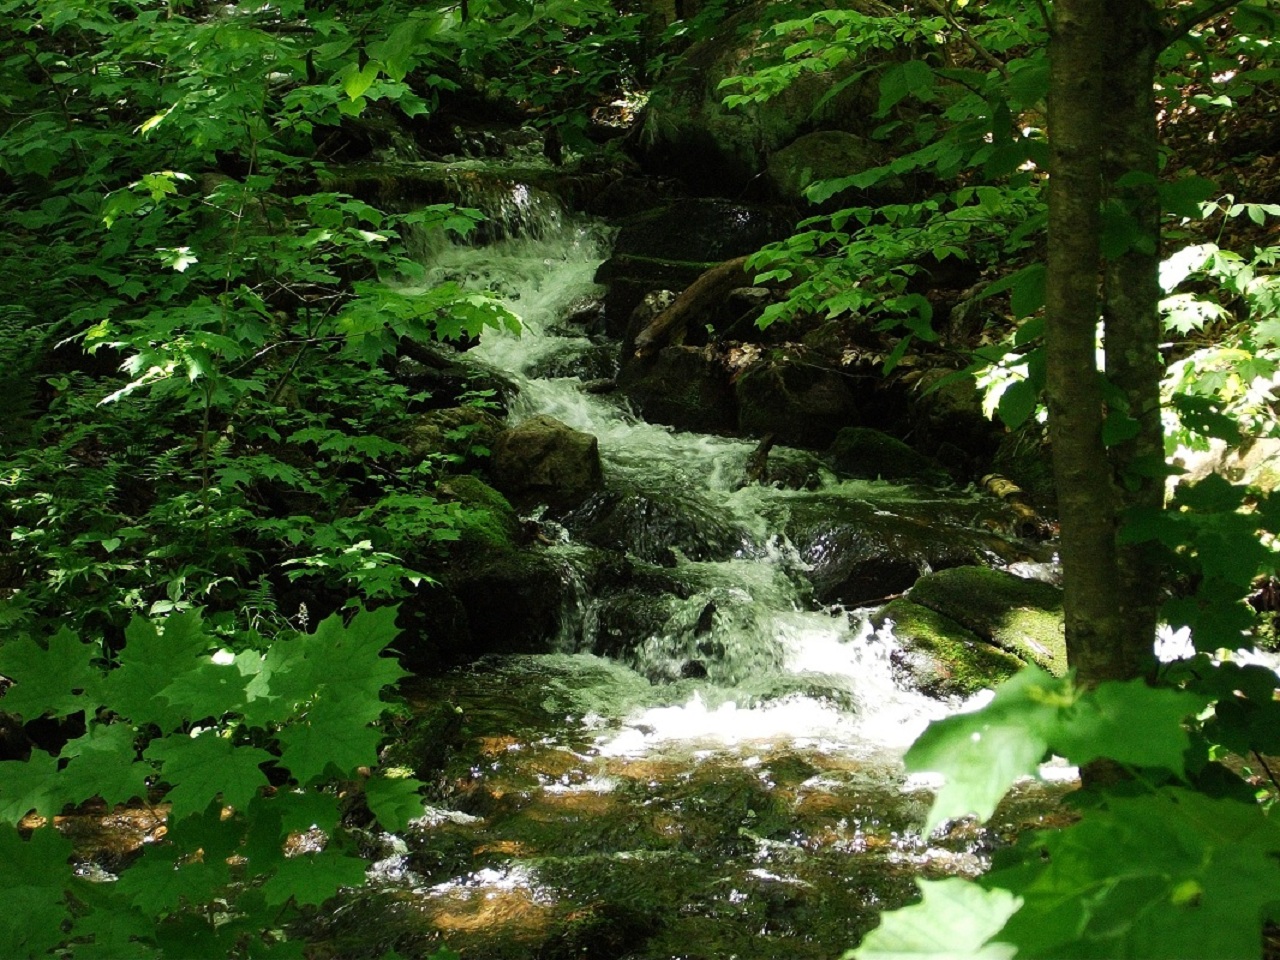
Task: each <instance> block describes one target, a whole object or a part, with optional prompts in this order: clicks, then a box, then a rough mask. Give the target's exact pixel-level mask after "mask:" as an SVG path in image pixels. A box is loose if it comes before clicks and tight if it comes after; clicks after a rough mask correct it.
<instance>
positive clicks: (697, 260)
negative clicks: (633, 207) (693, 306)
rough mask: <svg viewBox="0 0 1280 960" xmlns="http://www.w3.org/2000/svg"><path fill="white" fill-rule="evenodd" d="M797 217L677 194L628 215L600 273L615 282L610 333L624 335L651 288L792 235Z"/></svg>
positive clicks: (669, 285)
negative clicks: (661, 203)
mask: <svg viewBox="0 0 1280 960" xmlns="http://www.w3.org/2000/svg"><path fill="white" fill-rule="evenodd" d="M793 223H794V217H792V216H791V215H790V213H788V212H787V211H783V210H780V209H778V208H777V207H769V206H760V205H756V204H743V203H734V202H731V201H729V200H716V199H684V200H677V201H675V202H674V203H669V204H667V205H665V206H662V207H659V208H657V209H654V210H649V211H646V212H644V213H641V214H637V215H635V216H632V217H629V218H627V219H626V220H624V221H623V223H622V225H621V228H620V229H619V231H618V239H617V241H616V242H615V243H614V247H613V253H612V255H611V256H610V258H609V259H608V260H606V261H605V262H604V263H603V264H601V266H600V269H599V270H598V271H597V273H596V281H597V282H598V283H607V284H608V285H609V293H608V294H607V296H606V297H605V320H606V326H607V328H608V331H609V333H610V334H611V335H613V336H621V335H622V333H623V330H624V328H625V325H626V322H627V320H628V318H629V317H630V316H631V313H632V311H633V310H635V308H636V307H637V306H638V305H639V304H640V302H641V301H642V300H643V299H644V297H645V295H646V294H648V293H650V292H652V291H654V290H664V289H665V290H683V289H685V288H686V287H688V286H689V285H690V284H691V283H693V281H695V280H697V279H698V277H700V276H701V275H702V274H703V273H704V272H706V271H707V270H708V269H710V268H711V267H713V266H715V265H716V264H719V263H722V262H724V261H725V260H731V259H733V258H734V257H741V256H745V255H746V254H749V253H754V252H755V251H756V250H758V249H760V247H762V246H764V245H765V244H766V243H771V242H773V241H775V240H781V239H783V238H784V237H787V236H789V235H790V234H791V230H792V226H793ZM746 281H747V278H746V277H745V276H744V277H743V284H744V285H745V283H746Z"/></svg>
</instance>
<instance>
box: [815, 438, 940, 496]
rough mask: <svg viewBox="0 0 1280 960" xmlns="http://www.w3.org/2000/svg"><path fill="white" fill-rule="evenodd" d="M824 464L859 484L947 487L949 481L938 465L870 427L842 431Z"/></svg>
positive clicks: (828, 450) (828, 451)
mask: <svg viewBox="0 0 1280 960" xmlns="http://www.w3.org/2000/svg"><path fill="white" fill-rule="evenodd" d="M827 462H828V463H830V464H831V466H832V468H833V469H834V470H835V471H836V472H837V473H841V474H844V475H845V476H847V477H853V478H856V479H862V480H919V481H921V482H923V483H933V484H939V483H947V482H948V481H950V479H951V477H950V476H949V475H948V474H947V472H946V471H945V470H943V469H942V468H941V467H940V466H938V464H937V463H935V462H934V461H932V460H930V459H929V458H928V457H926V456H924V455H923V454H921V453H917V452H916V451H915V450H913V449H912V448H911V447H909V446H907V445H906V444H905V443H903V442H902V441H901V440H899V439H897V438H896V437H891V436H889V434H887V433H884V432H883V431H881V430H874V429H872V428H870V427H845V428H844V429H842V430H841V431H840V432H839V433H838V434H836V438H835V440H834V441H833V442H832V444H831V446H830V447H829V448H828V449H827Z"/></svg>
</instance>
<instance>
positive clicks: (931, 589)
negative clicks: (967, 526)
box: [910, 567, 1067, 676]
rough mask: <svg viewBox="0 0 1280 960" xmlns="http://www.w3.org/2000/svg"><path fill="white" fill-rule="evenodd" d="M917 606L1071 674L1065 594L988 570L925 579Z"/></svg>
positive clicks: (917, 590) (915, 593)
mask: <svg viewBox="0 0 1280 960" xmlns="http://www.w3.org/2000/svg"><path fill="white" fill-rule="evenodd" d="M910 599H911V601H912V603H914V604H917V605H919V606H922V607H927V608H928V609H930V610H932V611H934V612H935V613H938V614H941V615H942V616H944V617H946V618H948V619H950V620H952V621H954V622H955V623H956V624H958V625H959V626H960V627H962V628H964V629H966V630H969V631H971V632H972V633H974V634H976V635H977V636H978V637H980V638H982V639H983V640H985V641H986V642H988V643H991V644H993V645H994V646H996V647H998V648H1000V649H1001V650H1003V651H1005V652H1006V653H1011V654H1013V655H1014V656H1016V657H1018V658H1020V659H1022V660H1024V661H1027V662H1029V663H1035V664H1037V665H1039V666H1040V667H1043V668H1044V669H1045V670H1048V671H1049V672H1050V673H1053V674H1054V675H1056V676H1062V674H1064V673H1065V672H1066V669H1067V651H1066V639H1065V624H1064V620H1063V613H1062V591H1061V590H1060V589H1059V588H1058V587H1055V586H1053V585H1052V584H1049V583H1044V582H1043V581H1039V580H1024V579H1023V578H1021V577H1016V576H1014V575H1013V574H1011V573H1004V572H1003V571H1000V570H992V569H989V568H987V567H961V568H957V569H954V570H942V571H940V572H938V573H934V574H931V575H929V576H927V577H921V578H920V580H919V581H918V582H917V583H916V585H915V586H914V587H913V588H912V589H911V594H910Z"/></svg>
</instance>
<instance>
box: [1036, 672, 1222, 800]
mask: <svg viewBox="0 0 1280 960" xmlns="http://www.w3.org/2000/svg"><path fill="white" fill-rule="evenodd" d="M1209 701H1210V698H1209V697H1208V696H1205V695H1203V694H1198V693H1190V692H1187V691H1183V690H1166V689H1161V688H1158V687H1151V686H1148V685H1147V684H1146V683H1145V682H1143V681H1142V680H1140V679H1139V680H1129V681H1127V682H1124V683H1121V682H1118V681H1111V682H1108V683H1103V684H1100V685H1098V686H1097V687H1095V688H1094V689H1093V690H1090V691H1089V692H1088V693H1086V694H1084V695H1083V696H1081V697H1080V698H1079V699H1078V700H1077V701H1076V702H1075V704H1074V705H1073V706H1071V707H1068V708H1066V709H1065V710H1063V711H1062V714H1061V715H1060V717H1059V719H1058V722H1057V723H1055V724H1054V728H1053V730H1052V731H1051V732H1050V734H1049V745H1050V747H1051V749H1052V750H1053V751H1054V752H1055V753H1058V754H1061V755H1062V756H1064V757H1068V758H1069V759H1070V760H1071V762H1072V763H1074V764H1077V765H1083V764H1086V763H1089V762H1090V761H1091V760H1096V759H1098V758H1099V757H1109V758H1110V759H1112V760H1116V761H1118V762H1120V763H1124V764H1129V765H1132V766H1136V767H1162V768H1164V769H1165V770H1170V771H1172V772H1173V773H1175V774H1177V775H1178V776H1183V775H1184V774H1185V771H1184V769H1183V764H1184V756H1183V755H1184V754H1185V753H1186V751H1187V748H1188V747H1190V745H1191V740H1190V737H1189V736H1188V735H1187V731H1186V730H1185V729H1183V725H1182V722H1183V720H1185V719H1186V718H1187V717H1189V716H1195V715H1196V714H1198V713H1199V712H1200V711H1201V710H1203V709H1204V708H1205V706H1207V705H1208V703H1209Z"/></svg>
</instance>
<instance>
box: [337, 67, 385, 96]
mask: <svg viewBox="0 0 1280 960" xmlns="http://www.w3.org/2000/svg"><path fill="white" fill-rule="evenodd" d="M381 69H382V64H380V63H379V62H378V61H377V60H370V61H369V62H368V63H366V64H365V65H364V66H363V67H361V66H359V65H358V64H354V63H353V64H351V65H350V66H348V67H347V69H346V70H345V71H343V75H342V90H343V92H344V93H345V94H346V95H347V96H348V97H349V98H350V99H351V100H353V101H355V100H359V99H360V98H361V97H362V96H364V94H365V93H366V92H367V91H368V89H369V88H370V87H371V86H373V84H374V81H376V80H377V79H378V73H379V71H381Z"/></svg>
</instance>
